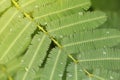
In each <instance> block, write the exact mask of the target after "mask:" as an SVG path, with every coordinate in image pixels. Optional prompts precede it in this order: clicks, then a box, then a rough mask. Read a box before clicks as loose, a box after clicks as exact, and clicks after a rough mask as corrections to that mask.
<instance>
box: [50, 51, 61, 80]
mask: <svg viewBox="0 0 120 80" xmlns="http://www.w3.org/2000/svg"><path fill="white" fill-rule="evenodd" d="M56 54H57V57H56V60H55V63H54V65H53V69H52V72H51V74H50V78H49V80H53V74H54V72H55V69H56V66H57V63H58V60H59V56H60V54H61V50H59V51H58V53H56Z"/></svg>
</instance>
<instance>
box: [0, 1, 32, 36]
mask: <svg viewBox="0 0 120 80" xmlns="http://www.w3.org/2000/svg"><path fill="white" fill-rule="evenodd" d="M32 2H33V1H29V2H28V3H25V4H23V5H21V7H22V8H24V7H26V6H27V5H29V4H31V3H32ZM18 12H19V10H17V9H16V11H13V13H14V14H13V15H12V16H10V18H9V19H8V21H7V22H6V24H5V25H4V27H2V28H1V29H0V35H1V33H2V32H3V31H4V30H5V29H6V27H7V26H8V25H9V24H10V22H11V21H12V20H13V18H14V17H15V16H16V15H17V13H18Z"/></svg>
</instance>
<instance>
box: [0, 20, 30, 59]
mask: <svg viewBox="0 0 120 80" xmlns="http://www.w3.org/2000/svg"><path fill="white" fill-rule="evenodd" d="M30 24H31V22H29V23H28V24H27V25H26V26H25V27H24V28H23V30H22V31H21V32H20V33H19V35H18V36H17V37H16V38H15V39H14V40H13V42H12V43H11V44H10V46H9V48H8V49H7V50H6V51H5V52H4V53H3V55H2V56H1V57H0V61H2V59H4V57H5V56H6V55H7V54H8V52H9V51H10V49H11V48H12V47H13V46H14V44H15V43H16V41H17V40H18V39H19V38H20V36H22V34H23V33H24V31H25V30H26V29H27V28H28V27H29V25H30Z"/></svg>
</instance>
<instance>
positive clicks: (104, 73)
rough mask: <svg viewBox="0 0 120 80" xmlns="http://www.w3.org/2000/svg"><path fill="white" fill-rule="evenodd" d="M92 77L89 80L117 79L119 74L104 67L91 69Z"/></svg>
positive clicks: (119, 76)
mask: <svg viewBox="0 0 120 80" xmlns="http://www.w3.org/2000/svg"><path fill="white" fill-rule="evenodd" d="M93 75H94V76H93V78H92V79H91V80H100V79H101V80H119V79H120V74H119V73H117V72H115V71H112V70H106V69H95V70H94V71H93Z"/></svg>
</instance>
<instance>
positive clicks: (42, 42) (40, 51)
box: [16, 34, 50, 80]
mask: <svg viewBox="0 0 120 80" xmlns="http://www.w3.org/2000/svg"><path fill="white" fill-rule="evenodd" d="M31 44H32V45H31V46H30V47H29V49H28V50H27V52H26V54H25V55H24V57H23V59H22V65H21V66H22V67H23V68H22V70H20V71H19V72H18V74H17V75H18V77H17V79H16V80H30V79H33V77H34V76H35V75H36V72H37V71H38V70H39V66H40V65H41V64H42V62H43V60H44V58H45V56H46V54H47V52H46V51H47V49H48V46H49V44H50V39H49V38H47V37H46V35H45V34H39V35H36V36H35V38H34V39H33V41H32V43H31Z"/></svg>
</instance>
